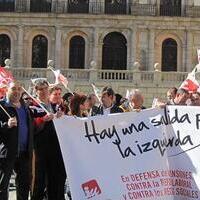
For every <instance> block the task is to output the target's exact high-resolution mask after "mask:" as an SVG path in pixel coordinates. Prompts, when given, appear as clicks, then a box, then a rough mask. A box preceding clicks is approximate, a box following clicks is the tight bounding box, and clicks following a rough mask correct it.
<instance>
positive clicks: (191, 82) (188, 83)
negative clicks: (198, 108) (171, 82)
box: [180, 74, 199, 92]
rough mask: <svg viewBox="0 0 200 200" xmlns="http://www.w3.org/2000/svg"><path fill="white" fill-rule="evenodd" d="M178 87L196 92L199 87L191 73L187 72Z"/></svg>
mask: <svg viewBox="0 0 200 200" xmlns="http://www.w3.org/2000/svg"><path fill="white" fill-rule="evenodd" d="M180 88H182V89H185V90H187V91H188V92H196V91H197V89H198V88H199V83H198V81H197V80H196V79H195V76H194V75H193V74H192V75H191V74H188V77H187V79H186V80H185V81H184V82H183V83H182V84H181V86H180Z"/></svg>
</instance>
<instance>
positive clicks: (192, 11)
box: [185, 6, 200, 17]
mask: <svg viewBox="0 0 200 200" xmlns="http://www.w3.org/2000/svg"><path fill="white" fill-rule="evenodd" d="M185 13H186V16H187V17H200V6H186V8H185Z"/></svg>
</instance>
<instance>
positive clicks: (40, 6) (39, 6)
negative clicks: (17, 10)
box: [30, 1, 52, 13]
mask: <svg viewBox="0 0 200 200" xmlns="http://www.w3.org/2000/svg"><path fill="white" fill-rule="evenodd" d="M51 8H52V3H51V1H50V2H47V1H41V2H40V3H38V2H37V1H31V2H30V12H44V13H46V12H51Z"/></svg>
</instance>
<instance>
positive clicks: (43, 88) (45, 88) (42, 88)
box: [37, 86, 48, 91]
mask: <svg viewBox="0 0 200 200" xmlns="http://www.w3.org/2000/svg"><path fill="white" fill-rule="evenodd" d="M47 89H48V86H46V87H40V88H37V90H40V91H41V90H47Z"/></svg>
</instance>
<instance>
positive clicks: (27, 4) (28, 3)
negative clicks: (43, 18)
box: [25, 0, 31, 12]
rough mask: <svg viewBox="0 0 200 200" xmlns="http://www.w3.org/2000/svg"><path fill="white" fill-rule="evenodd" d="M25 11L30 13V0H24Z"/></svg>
mask: <svg viewBox="0 0 200 200" xmlns="http://www.w3.org/2000/svg"><path fill="white" fill-rule="evenodd" d="M25 2H26V11H27V12H30V7H31V0H26V1H25Z"/></svg>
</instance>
